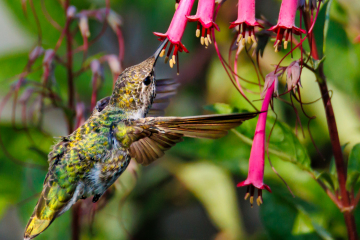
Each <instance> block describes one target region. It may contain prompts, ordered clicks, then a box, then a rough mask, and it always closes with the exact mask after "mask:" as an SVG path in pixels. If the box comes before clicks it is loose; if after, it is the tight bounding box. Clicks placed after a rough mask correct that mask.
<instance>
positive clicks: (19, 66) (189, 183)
mask: <svg viewBox="0 0 360 240" xmlns="http://www.w3.org/2000/svg"><path fill="white" fill-rule="evenodd" d="M40 2H42V1H34V6H35V10H36V12H37V14H38V16H39V21H40V23H41V31H42V44H43V45H42V46H43V47H44V48H45V49H47V48H53V47H54V46H55V44H56V41H57V39H58V38H59V36H60V32H59V31H58V30H56V29H55V28H53V27H52V26H51V24H49V23H48V22H47V20H46V18H45V17H44V14H43V12H42V8H41V3H40ZM43 2H45V7H46V9H47V10H48V12H49V14H50V15H51V16H52V17H53V18H54V19H55V20H56V21H57V22H58V23H59V24H60V25H63V24H64V21H65V18H64V10H63V9H62V7H61V4H60V2H61V1H55V0H53V1H43ZM174 2H175V1H173V0H156V1H155V0H131V1H129V0H128V1H127V0H111V8H112V9H113V10H114V11H115V12H117V13H118V14H120V15H121V16H122V20H123V26H122V30H123V35H124V41H125V58H124V62H123V65H124V67H127V66H131V65H133V64H136V63H139V62H140V61H142V60H144V59H145V58H147V57H148V56H150V55H151V54H152V53H153V52H154V50H155V49H156V47H157V46H158V44H159V42H158V41H157V39H156V37H155V36H154V35H153V34H152V32H154V31H158V32H165V31H166V29H167V27H168V24H169V23H170V21H171V18H172V15H173V13H174ZM330 2H331V5H330V11H329V12H330V15H329V16H328V17H329V21H328V23H329V25H328V27H329V30H328V34H327V36H326V38H325V39H326V40H325V42H324V43H325V44H323V45H324V48H325V56H326V60H325V73H326V75H327V77H328V81H329V87H330V89H331V90H332V101H333V106H334V110H335V114H336V120H337V123H338V127H339V134H340V139H341V143H342V144H344V145H346V144H347V145H346V147H345V148H344V154H345V155H346V156H348V155H349V152H350V150H351V148H352V146H354V145H355V144H356V143H358V142H360V124H359V113H360V108H359V106H360V105H359V103H360V98H359V92H360V68H359V59H360V45H359V44H356V43H354V39H355V37H356V36H357V35H359V34H360V17H359V16H360V2H359V1H357V0H333V1H330ZM327 3H328V2H327ZM27 4H28V3H27ZM71 4H72V5H75V6H76V7H77V9H78V10H82V9H95V8H102V7H105V3H104V1H103V0H71ZM236 4H237V1H236V0H228V1H227V2H226V3H225V4H224V5H223V6H222V8H221V9H220V12H219V16H218V18H217V23H218V25H219V26H220V29H221V31H220V32H217V33H216V36H217V41H218V44H219V46H220V49H221V51H222V53H223V54H224V56H227V52H228V49H229V47H230V43H231V39H232V37H233V35H234V33H233V32H232V31H231V30H229V29H228V25H229V22H231V21H234V20H235V19H236V14H237V8H236ZM256 4H257V17H261V16H264V17H265V18H266V19H268V20H269V21H270V22H271V23H273V24H275V23H276V21H277V16H278V12H279V7H280V1H275V0H257V1H256ZM195 5H196V3H195ZM326 6H328V5H326ZM27 8H28V11H27V17H26V16H24V12H23V11H22V6H21V1H13V0H0V33H1V34H0V36H1V37H0V98H3V97H4V96H5V95H6V94H7V93H8V91H9V89H10V87H11V84H12V83H14V81H16V80H17V78H16V75H17V74H19V73H21V72H22V71H23V69H24V67H25V66H26V63H27V61H28V54H29V52H30V51H31V49H32V48H33V47H34V46H35V44H36V41H37V38H38V30H37V28H36V24H35V20H34V17H33V14H32V13H31V11H30V8H29V5H28V6H27ZM195 10H196V7H193V12H194V11H195ZM321 14H322V15H321ZM321 14H320V17H319V22H318V23H317V24H316V26H315V31H316V34H317V35H316V36H318V37H319V39H322V37H323V25H324V19H325V18H326V17H325V8H322V9H321ZM298 25H299V23H298ZM101 27H102V25H101V24H100V23H98V22H96V21H92V20H90V31H91V33H97V32H99V31H100V29H101ZM74 28H76V24H75V25H74ZM195 29H196V24H195V23H189V24H188V26H187V29H186V31H185V34H184V37H183V40H182V42H183V43H184V44H185V45H186V47H187V48H188V49H189V51H190V53H188V54H184V53H183V54H180V75H179V76H176V70H174V69H170V68H169V67H168V65H166V64H163V63H162V61H161V63H159V64H158V66H157V68H156V74H157V77H158V78H165V77H166V78H167V77H176V78H177V79H178V82H179V83H180V86H179V91H178V93H177V95H176V96H175V97H174V98H173V99H172V102H171V104H170V106H169V107H168V108H167V111H166V115H173V116H186V115H199V114H206V113H210V112H211V110H212V111H215V112H218V113H229V112H232V111H239V110H241V111H246V110H247V111H253V109H252V108H251V106H250V105H249V104H248V103H247V102H246V101H244V99H242V97H241V95H240V94H239V93H238V92H237V91H236V89H235V88H234V87H233V86H232V84H231V82H230V80H229V79H228V77H227V75H226V73H225V71H224V69H223V68H222V66H221V64H220V61H219V59H218V57H217V56H216V54H215V49H214V47H213V45H211V46H210V47H209V48H208V49H205V48H204V47H203V46H201V45H200V42H199V39H197V38H195ZM94 35H95V34H94ZM81 44H82V38H81V36H80V34H78V35H77V36H76V38H75V43H74V45H75V46H79V45H81ZM305 47H306V46H305ZM59 53H62V54H64V53H65V47H64V46H62V47H61V48H60V50H59ZM105 53H106V54H109V53H114V54H117V53H118V44H117V39H116V36H115V34H114V33H113V32H112V31H111V29H110V28H108V29H107V30H106V32H105V34H104V35H103V37H102V38H101V39H100V40H99V41H98V42H97V43H95V44H94V45H92V46H91V47H90V49H89V54H88V56H89V57H91V56H94V55H97V54H105ZM285 53H286V52H285V51H282V52H280V53H275V52H274V50H273V47H272V42H269V43H268V45H267V47H266V48H265V52H264V56H263V58H262V59H261V60H260V63H261V66H262V70H263V72H264V73H268V72H270V71H273V68H274V65H275V64H277V63H278V62H279V60H280V59H281V58H282V56H284V55H285ZM298 57H299V54H298V53H295V54H294V59H296V58H298ZM291 61H292V59H291V57H288V58H287V59H286V60H285V61H284V63H283V65H288V64H289V63H290V62H291ZM81 63H82V55H81V54H79V55H75V58H74V69H80V67H81ZM37 64H38V65H37V66H41V61H39V63H37ZM238 71H239V74H240V75H241V76H243V77H244V78H246V79H249V80H251V81H253V82H257V75H256V72H255V71H254V67H253V65H252V63H251V61H250V60H249V57H248V56H247V55H246V54H245V53H242V54H241V55H240V60H239V69H238ZM104 75H105V81H104V82H103V86H102V88H101V90H100V92H99V96H98V99H101V98H102V97H105V96H107V95H109V94H110V93H111V89H112V76H111V73H110V71H109V68H108V67H107V66H104ZM54 76H55V78H56V83H57V87H58V92H59V93H60V94H61V95H62V96H64V97H66V87H67V85H66V82H67V80H66V69H65V68H64V67H63V66H61V65H59V66H56V68H55V73H54ZM28 78H29V79H31V80H34V81H40V78H41V70H40V71H38V72H34V73H32V74H31V75H30V76H29V77H28ZM301 80H302V82H301V83H302V86H303V88H302V90H301V93H302V99H303V101H304V102H311V101H314V100H317V99H318V98H319V97H320V93H319V90H318V86H317V83H316V82H315V77H314V76H313V75H312V74H311V73H310V72H309V71H307V70H304V71H303V75H302V78H301ZM75 81H76V82H75V83H76V91H77V92H78V96H77V99H81V101H83V102H84V103H85V104H86V108H87V114H89V113H90V109H89V108H90V99H91V92H92V86H91V72H90V71H88V72H85V73H83V74H81V75H80V76H79V77H77V78H76V80H75ZM242 84H243V85H244V86H245V87H246V88H248V89H250V90H252V91H254V92H257V93H258V92H259V89H258V86H254V85H252V84H247V83H245V82H244V83H242ZM284 87H285V80H284V79H282V81H281V82H280V86H279V90H280V91H282V90H283V89H284ZM248 97H249V99H251V100H254V104H255V105H256V106H257V107H260V104H261V101H256V100H259V99H260V96H259V94H248ZM283 98H284V99H287V100H289V99H288V95H287V96H284V97H283ZM296 106H297V108H298V109H299V112H301V110H300V107H299V105H298V104H297V105H296ZM12 107H13V106H12V104H11V101H10V102H9V103H8V104H6V105H5V107H4V109H3V111H2V114H1V120H0V136H1V139H2V142H3V145H4V147H5V148H6V150H7V151H8V152H9V153H10V154H11V155H12V156H14V157H15V158H16V159H20V160H21V161H22V162H17V161H14V159H11V158H10V157H9V156H8V155H7V154H6V152H5V151H4V149H1V150H0V239H1V240H15V239H22V235H23V231H24V227H25V225H26V222H27V221H28V218H29V216H30V215H31V213H32V211H33V208H34V206H35V204H36V201H37V198H38V193H40V191H41V188H42V182H43V180H44V177H45V174H46V167H47V159H46V154H47V153H48V152H49V150H50V147H51V145H52V144H53V143H54V139H53V138H52V136H63V135H66V134H67V128H66V121H65V118H64V116H63V114H62V112H61V111H60V110H59V109H48V110H46V111H45V113H44V121H43V124H42V128H43V129H44V130H45V131H46V132H48V133H49V135H44V134H42V133H41V132H40V131H39V130H38V129H37V128H36V126H32V125H30V126H29V133H30V134H31V136H32V139H33V142H32V141H30V140H29V138H28V136H27V133H26V132H25V131H23V130H22V129H23V125H22V123H21V114H20V112H21V106H20V105H19V106H18V107H17V110H16V111H15V112H16V114H15V120H14V121H12V116H13V111H12ZM274 109H275V112H276V114H277V118H278V121H277V123H276V124H275V128H274V131H273V133H272V136H271V140H270V148H271V152H272V153H271V154H270V159H271V161H272V163H273V165H274V167H275V169H276V170H277V172H278V173H279V174H280V175H281V177H282V178H283V179H284V180H285V181H286V182H287V184H288V185H289V187H290V189H291V190H292V191H293V193H294V196H295V197H292V195H291V193H290V192H289V191H288V189H287V187H286V185H285V184H284V183H283V182H282V181H281V179H280V178H279V177H278V176H277V175H276V174H275V173H274V172H273V171H272V169H271V167H270V165H269V164H268V161H266V169H265V183H266V184H268V185H269V186H270V187H271V189H272V190H273V193H272V194H270V193H268V192H264V204H263V205H262V206H261V207H257V206H254V208H250V204H249V202H248V201H245V200H243V198H244V195H245V192H246V189H245V188H236V184H237V183H238V182H239V181H243V180H244V179H245V178H246V176H247V167H248V158H249V155H250V148H251V146H250V144H251V142H249V141H250V140H251V138H252V137H253V134H254V129H255V125H256V119H253V120H250V121H248V122H246V123H245V124H243V125H242V126H240V127H239V128H237V130H236V131H237V132H238V133H239V134H235V133H234V132H230V133H229V135H228V136H226V137H224V138H222V139H219V140H198V139H196V140H194V139H186V140H185V141H184V142H181V143H179V144H177V145H176V147H174V148H173V149H171V150H170V151H169V152H167V154H166V155H165V156H164V157H162V158H161V159H160V160H158V161H156V162H155V163H153V164H151V165H150V166H148V167H142V166H136V165H135V164H134V165H132V168H131V171H127V172H125V173H124V174H123V175H122V176H121V177H120V179H119V181H117V182H116V184H114V187H113V188H112V190H111V191H110V192H109V194H108V195H107V196H105V198H106V199H105V200H106V201H105V200H104V201H103V202H104V204H103V205H104V206H102V207H101V209H100V208H99V210H97V211H94V206H93V205H92V204H90V203H86V204H84V205H83V209H82V211H81V214H82V215H81V217H82V220H81V227H82V228H81V239H84V240H85V239H92V240H95V239H119V240H120V239H139V240H140V239H166V240H172V239H174V240H177V239H179V240H180V239H181V240H182V239H189V240H190V239H199V240H200V239H217V240H220V239H221V240H222V239H269V238H270V239H345V238H346V227H345V225H344V221H343V216H342V214H341V213H340V212H339V210H338V209H337V207H336V206H335V205H334V204H333V202H332V201H331V200H330V199H329V198H328V196H327V195H326V194H325V193H324V191H323V190H322V188H321V187H320V186H319V185H318V184H317V183H316V181H315V180H314V179H313V178H312V175H311V174H312V173H314V172H316V173H321V172H322V171H324V170H325V169H332V151H331V145H330V141H329V135H328V133H327V125H326V119H325V114H324V110H323V105H322V102H321V101H318V102H315V103H313V104H309V105H306V106H304V109H305V110H306V112H307V114H308V115H310V116H316V119H314V120H312V121H311V123H310V125H309V126H310V127H309V129H310V131H311V133H312V136H313V138H314V141H315V142H316V145H317V148H318V149H319V150H320V152H321V155H320V154H319V153H318V152H317V150H316V148H315V147H314V145H313V143H312V141H311V139H310V137H309V132H308V129H307V126H308V121H309V120H308V119H307V118H306V117H305V115H304V114H302V113H300V118H301V121H302V125H303V127H304V132H305V137H304V136H303V135H302V133H301V130H300V128H299V126H297V127H296V126H295V120H296V116H295V114H294V110H293V109H292V108H291V107H290V106H288V105H287V104H286V103H283V102H281V101H279V100H275V101H274ZM270 116H271V117H270V120H269V122H268V126H267V133H269V131H270V129H271V128H272V126H273V124H274V119H275V114H274V113H271V114H270ZM23 163H35V164H37V165H41V166H43V168H37V167H36V168H32V167H28V166H26V165H25V164H23ZM44 169H45V170H44ZM309 172H310V173H309ZM330 172H331V171H330ZM329 183H331V181H330V180H329ZM335 187H336V186H335ZM355 217H356V221H357V224H358V227H359V230H360V210H359V209H356V210H355ZM70 238H71V212H70V211H68V212H67V213H65V214H64V215H63V216H61V217H60V218H58V219H56V221H55V222H54V223H53V224H52V225H51V226H50V227H49V229H48V230H46V231H45V232H44V233H43V234H41V235H40V236H39V237H38V238H37V239H39V240H44V239H52V240H57V239H70Z"/></svg>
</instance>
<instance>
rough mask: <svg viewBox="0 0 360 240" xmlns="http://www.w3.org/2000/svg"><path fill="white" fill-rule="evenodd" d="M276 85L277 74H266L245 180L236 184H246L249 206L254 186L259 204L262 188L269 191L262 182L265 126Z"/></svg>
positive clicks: (252, 200) (246, 196) (252, 201)
mask: <svg viewBox="0 0 360 240" xmlns="http://www.w3.org/2000/svg"><path fill="white" fill-rule="evenodd" d="M276 85H277V74H274V73H271V75H270V76H269V75H268V76H266V80H265V86H266V87H265V88H264V91H263V93H264V95H265V98H264V101H263V103H262V106H261V113H260V114H259V119H258V122H257V125H256V129H255V135H254V141H253V145H252V147H251V152H250V160H249V171H248V177H247V179H246V180H245V181H243V182H241V183H239V184H238V185H237V186H238V187H243V186H247V193H246V195H245V200H246V199H248V198H249V197H250V204H251V207H252V206H253V203H254V192H255V188H257V189H258V197H257V199H256V203H257V205H259V206H260V205H261V204H262V203H263V199H262V190H263V189H266V190H268V191H269V192H271V189H270V187H269V186H268V185H266V184H264V167H265V165H264V164H265V126H266V118H267V112H268V108H269V104H270V101H271V98H272V96H273V94H274V89H275V88H276Z"/></svg>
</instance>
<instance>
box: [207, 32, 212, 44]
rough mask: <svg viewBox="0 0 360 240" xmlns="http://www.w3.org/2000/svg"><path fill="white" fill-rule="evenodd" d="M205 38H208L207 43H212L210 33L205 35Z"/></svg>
mask: <svg viewBox="0 0 360 240" xmlns="http://www.w3.org/2000/svg"><path fill="white" fill-rule="evenodd" d="M207 38H208V40H209V43H210V44H212V41H211V37H210V34H208V35H207Z"/></svg>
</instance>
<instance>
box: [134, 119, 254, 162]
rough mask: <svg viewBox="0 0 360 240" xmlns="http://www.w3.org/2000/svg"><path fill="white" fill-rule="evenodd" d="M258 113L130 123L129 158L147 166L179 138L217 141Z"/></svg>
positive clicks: (178, 140) (143, 120)
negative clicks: (131, 141)
mask: <svg viewBox="0 0 360 240" xmlns="http://www.w3.org/2000/svg"><path fill="white" fill-rule="evenodd" d="M257 114H258V113H236V114H228V115H204V116H195V117H147V118H143V119H139V120H134V121H133V122H132V125H131V127H132V129H134V130H133V132H132V133H128V134H130V135H132V136H131V139H133V140H135V141H134V142H133V143H132V144H131V146H130V155H131V157H132V158H135V160H136V161H137V162H138V163H140V164H143V165H148V164H150V163H152V162H153V161H155V160H156V159H158V158H159V157H161V156H163V155H164V152H165V151H166V150H168V149H170V148H171V147H173V146H174V145H175V144H176V143H178V142H181V141H182V137H191V138H209V139H217V138H220V137H223V136H225V135H226V134H227V132H228V131H229V130H230V129H232V128H234V127H237V126H239V125H240V124H241V123H243V122H244V121H245V120H247V119H251V118H253V117H255V116H256V115H257Z"/></svg>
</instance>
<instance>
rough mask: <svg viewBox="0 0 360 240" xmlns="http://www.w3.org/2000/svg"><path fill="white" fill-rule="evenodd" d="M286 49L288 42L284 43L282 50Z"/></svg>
mask: <svg viewBox="0 0 360 240" xmlns="http://www.w3.org/2000/svg"><path fill="white" fill-rule="evenodd" d="M287 47H288V41H284V49H287Z"/></svg>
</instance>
